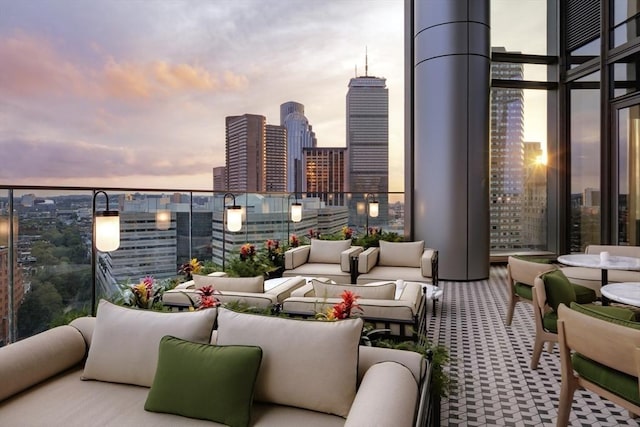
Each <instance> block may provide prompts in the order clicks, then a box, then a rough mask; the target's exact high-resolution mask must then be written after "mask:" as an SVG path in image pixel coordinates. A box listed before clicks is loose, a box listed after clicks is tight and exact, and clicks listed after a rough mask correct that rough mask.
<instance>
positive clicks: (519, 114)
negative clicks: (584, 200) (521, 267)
mask: <svg viewBox="0 0 640 427" xmlns="http://www.w3.org/2000/svg"><path fill="white" fill-rule="evenodd" d="M492 50H493V51H494V52H496V51H497V52H505V51H506V50H505V48H503V47H497V48H493V49H492ZM522 77H523V65H522V64H513V63H492V64H491V78H492V79H501V80H522ZM523 103H524V94H523V91H522V89H511V88H509V89H506V88H493V89H492V91H491V176H490V187H489V197H490V200H489V202H490V207H489V218H490V219H489V223H490V239H491V249H519V248H521V247H522V243H523V239H522V237H523V236H522V207H523V205H522V197H523V193H524V172H523V171H524V142H523V138H524V125H523V122H524V108H523Z"/></svg>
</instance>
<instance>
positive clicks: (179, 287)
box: [171, 280, 196, 291]
mask: <svg viewBox="0 0 640 427" xmlns="http://www.w3.org/2000/svg"><path fill="white" fill-rule="evenodd" d="M195 288H196V283H195V282H194V281H193V280H187V281H186V282H182V283H180V284H178V285H176V287H175V288H173V289H171V290H172V291H180V290H183V291H184V290H186V289H195Z"/></svg>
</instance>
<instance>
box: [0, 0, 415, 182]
mask: <svg viewBox="0 0 640 427" xmlns="http://www.w3.org/2000/svg"><path fill="white" fill-rule="evenodd" d="M0 10H1V11H2V12H1V13H0V153H1V154H0V183H2V184H28V185H91V186H105V187H106V186H127V187H152V188H161V187H164V188H192V189H210V188H211V185H212V172H211V169H212V167H214V166H221V165H224V118H225V116H228V115H235V114H244V113H253V114H261V115H264V116H266V117H267V123H273V124H279V120H280V117H279V106H280V104H281V103H283V102H286V101H298V102H301V103H303V104H304V105H305V108H306V111H305V112H306V115H307V117H308V119H309V120H310V122H311V124H312V125H313V127H314V130H315V131H316V134H317V136H318V142H319V145H322V146H345V118H344V115H345V96H346V92H347V85H348V83H349V79H350V78H351V77H353V76H354V74H355V67H356V66H357V67H358V72H359V74H363V73H364V62H365V48H366V47H368V52H369V74H370V75H375V76H380V77H386V78H387V85H388V88H389V95H390V113H389V115H390V144H392V146H393V148H392V149H391V150H390V152H393V153H394V154H393V155H392V158H391V167H390V169H391V170H394V169H398V167H401V164H402V138H403V130H402V120H403V111H402V102H403V90H404V89H403V81H402V78H403V19H404V18H403V2H402V1H398V0H367V1H366V2H363V1H362V0H359V1H351V0H332V1H304V0H278V1H263V0H255V1H254V0H192V1H187V0H180V1H173V0H92V1H91V2H86V1H82V0H51V1H48V0H24V1H13V0H0ZM397 175H398V176H396V177H395V178H396V180H397V181H398V183H399V186H398V185H396V186H395V187H392V189H393V190H401V189H402V183H401V179H402V178H401V173H397ZM392 179H393V178H392Z"/></svg>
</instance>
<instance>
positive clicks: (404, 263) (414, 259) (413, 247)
mask: <svg viewBox="0 0 640 427" xmlns="http://www.w3.org/2000/svg"><path fill="white" fill-rule="evenodd" d="M422 252H424V240H420V241H417V242H386V241H384V240H381V241H380V256H379V259H378V265H384V266H390V267H420V258H421V257H422Z"/></svg>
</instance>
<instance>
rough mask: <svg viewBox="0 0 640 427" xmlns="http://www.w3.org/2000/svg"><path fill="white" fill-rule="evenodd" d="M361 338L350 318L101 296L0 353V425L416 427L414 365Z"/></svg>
mask: <svg viewBox="0 0 640 427" xmlns="http://www.w3.org/2000/svg"><path fill="white" fill-rule="evenodd" d="M214 323H215V324H216V325H217V328H216V330H215V331H214V333H213V334H212V329H213V327H214ZM361 331H362V320H361V319H346V320H341V321H337V322H321V321H317V322H311V321H299V320H295V319H286V318H280V317H270V316H258V315H251V314H243V313H236V312H233V311H230V310H226V309H216V308H211V309H206V310H201V311H196V312H180V313H159V312H153V311H147V310H135V309H130V308H125V307H120V306H115V305H113V304H110V303H108V302H106V301H101V302H100V304H99V307H98V313H97V316H96V317H95V318H90V317H83V318H79V319H76V320H74V321H72V322H71V324H70V325H65V326H60V327H57V328H53V329H50V330H47V331H45V332H42V333H40V334H37V335H35V336H33V337H30V338H27V339H25V340H22V341H19V342H16V343H13V344H10V345H8V346H6V347H3V348H0V377H1V378H2V381H1V382H0V413H1V418H2V422H1V423H2V424H3V425H51V424H52V422H54V423H55V424H56V425H101V426H119V427H120V426H138V425H154V426H175V425H185V426H188V425H189V426H190V425H208V426H221V425H231V426H240V425H251V426H276V425H277V426H300V425H304V426H309V427H313V426H365V425H385V426H390V425H393V426H398V427H402V426H413V425H423V422H424V420H421V419H417V418H418V414H419V413H421V412H422V408H423V406H422V404H423V403H424V402H425V400H424V399H426V397H427V394H426V393H422V390H423V389H422V387H423V385H424V383H425V382H424V380H425V377H426V372H427V369H426V368H427V363H426V360H425V359H424V358H423V357H422V356H421V355H420V354H418V353H414V352H409V351H402V350H394V349H386V348H375V347H363V346H359V341H360V334H361ZM169 335H170V336H171V337H169ZM209 342H212V343H215V344H218V345H217V346H210V345H207V344H208V343H209ZM292 342H293V343H295V347H293V348H295V351H291V350H292V347H291V343H292ZM321 353H323V354H324V355H325V356H326V357H318V356H319V355H320V354H321ZM238 360H240V362H238ZM310 361H311V362H312V365H313V366H310V365H309V363H310ZM220 372H233V373H234V374H233V375H232V376H229V375H226V374H225V375H220ZM229 396H233V398H234V399H236V398H237V400H233V401H231V400H229V399H230V397H229ZM196 418H198V419H196ZM212 421H213V422H212Z"/></svg>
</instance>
